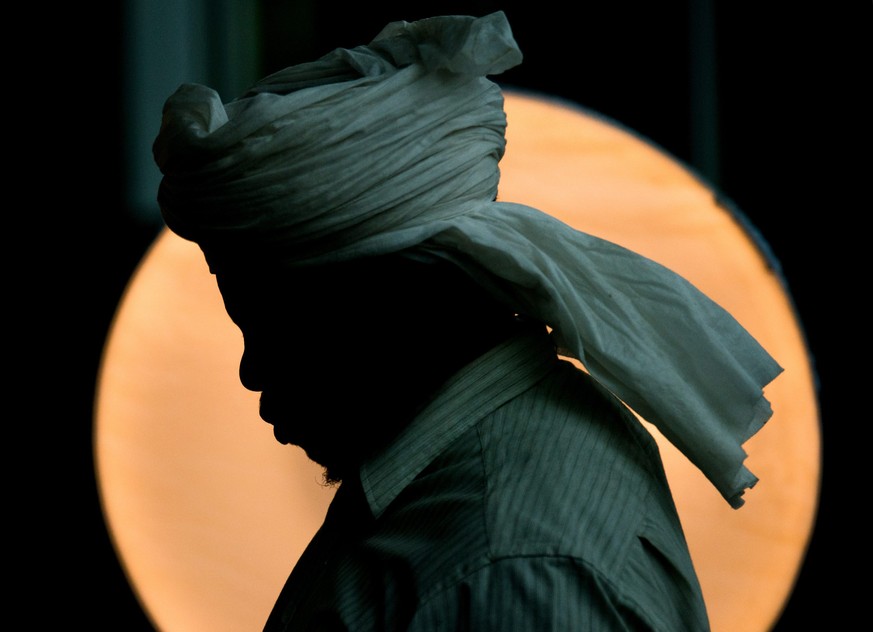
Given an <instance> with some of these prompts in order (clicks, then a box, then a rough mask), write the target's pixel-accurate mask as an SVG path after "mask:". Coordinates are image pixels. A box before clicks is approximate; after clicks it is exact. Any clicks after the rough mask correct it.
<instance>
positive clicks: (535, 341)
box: [361, 325, 557, 518]
mask: <svg viewBox="0 0 873 632" xmlns="http://www.w3.org/2000/svg"><path fill="white" fill-rule="evenodd" d="M555 362H557V355H556V353H555V347H554V344H553V343H552V340H551V338H550V337H549V335H548V333H547V332H546V330H545V328H544V327H542V326H539V325H538V326H537V327H536V328H532V330H531V331H527V330H526V331H525V332H524V333H522V334H519V335H517V336H513V337H512V338H510V339H509V340H507V341H505V342H503V343H501V344H499V345H497V346H496V347H494V348H493V349H491V350H489V351H487V352H486V353H485V354H483V355H482V356H480V357H479V358H477V359H476V360H474V361H473V362H471V363H470V364H468V365H467V366H466V367H464V368H463V369H461V370H460V371H459V372H458V373H456V374H455V375H454V376H453V377H451V378H450V379H449V380H448V381H447V382H446V383H445V384H444V385H443V387H442V388H441V389H440V390H439V391H438V392H437V394H436V395H435V396H434V398H433V399H432V400H431V402H430V403H429V404H428V405H427V406H426V407H425V408H424V410H422V411H421V412H420V413H419V414H418V415H417V416H416V417H415V419H413V420H412V422H411V423H410V424H409V425H408V426H407V427H406V428H405V429H404V430H403V431H402V432H401V433H400V435H399V436H398V437H397V439H396V440H395V441H393V442H392V443H391V444H390V445H389V446H388V447H387V448H386V449H385V450H382V451H381V452H380V453H378V454H377V455H376V456H375V457H373V458H372V459H370V460H368V461H366V462H365V463H364V464H363V466H362V467H361V484H362V486H363V488H364V493H365V495H366V498H367V502H368V504H369V506H370V509H371V511H372V512H373V515H374V517H376V518H378V517H379V516H380V515H381V514H382V512H384V511H385V509H386V508H387V507H388V505H389V504H391V502H392V501H393V500H394V499H395V498H396V497H397V495H398V494H399V493H400V492H401V491H403V489H404V488H405V487H406V486H407V485H408V484H409V483H410V482H412V480H413V479H414V478H415V477H416V476H417V475H418V474H419V473H420V472H421V471H422V470H423V469H425V468H426V467H427V466H428V465H429V464H430V463H431V462H432V461H433V460H434V459H435V458H436V457H437V456H438V455H439V454H440V453H441V452H442V451H443V450H444V449H445V448H446V447H448V445H449V444H451V443H452V442H453V441H454V440H455V439H457V438H458V437H460V436H461V435H462V434H463V433H464V432H466V431H467V430H469V429H470V428H471V427H472V426H473V425H474V424H475V423H477V422H478V421H479V420H480V419H482V418H483V417H485V416H486V415H488V414H489V413H491V412H493V411H494V410H496V409H497V408H499V407H500V406H502V405H503V404H505V403H506V402H508V401H509V400H510V399H512V398H513V397H515V396H516V395H518V394H520V393H522V392H523V391H525V390H527V389H528V388H530V387H531V386H533V385H534V384H535V383H536V382H538V381H539V380H540V379H542V377H544V376H545V375H546V373H547V372H548V371H549V369H550V368H551V367H552V366H554V364H555Z"/></svg>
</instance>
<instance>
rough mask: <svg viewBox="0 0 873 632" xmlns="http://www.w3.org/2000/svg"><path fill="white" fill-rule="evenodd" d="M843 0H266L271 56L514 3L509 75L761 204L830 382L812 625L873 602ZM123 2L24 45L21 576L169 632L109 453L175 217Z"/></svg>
mask: <svg viewBox="0 0 873 632" xmlns="http://www.w3.org/2000/svg"><path fill="white" fill-rule="evenodd" d="M109 4H112V5H115V3H109ZM836 4H837V3H833V5H829V6H834V5H836ZM839 4H841V5H842V7H841V8H842V9H843V12H839V11H836V10H833V9H827V10H826V9H823V8H822V4H821V3H815V4H812V3H803V6H800V5H801V3H792V4H783V3H779V6H778V7H777V6H774V3H763V2H704V1H701V2H695V1H694V0H687V1H685V2H669V3H643V2H640V3H607V2H597V3H590V2H578V3H556V2H504V3H498V2H466V3H461V2H458V3H451V2H418V3H412V2H410V3H409V6H415V7H416V8H414V9H402V10H395V9H393V8H391V6H390V5H388V4H384V3H383V4H380V3H378V2H377V3H361V4H360V5H357V6H354V7H353V8H342V9H340V7H338V6H337V5H336V4H335V3H330V4H328V3H317V2H310V3H300V2H287V1H286V2H281V1H278V0H276V1H264V2H261V11H262V23H261V26H260V28H261V29H262V33H263V40H262V42H261V49H260V52H259V55H260V57H259V60H260V61H259V65H260V70H261V74H266V73H267V72H271V71H273V70H277V69H279V68H281V67H283V66H286V65H291V64H293V63H298V62H300V61H305V60H308V59H312V58H314V57H316V56H320V55H321V54H323V53H326V52H328V51H329V50H331V49H332V48H335V47H338V46H343V47H348V46H354V45H357V44H361V43H365V42H366V41H368V40H369V39H370V38H371V37H372V36H374V35H375V34H376V33H377V32H378V31H379V30H380V29H381V27H382V26H384V24H385V23H387V22H388V21H392V20H397V19H406V20H414V19H418V18H421V17H428V16H429V15H435V14H449V13H465V14H473V15H483V14H485V13H489V12H491V11H493V10H496V9H504V10H505V11H506V13H507V15H508V17H509V19H510V23H511V24H512V26H513V30H514V33H515V36H516V39H517V41H518V43H519V45H520V47H521V49H522V51H523V52H524V54H525V61H524V63H523V64H522V66H520V67H519V68H517V69H513V70H511V71H509V72H507V73H505V75H503V76H501V77H499V78H497V79H498V81H499V82H500V83H503V84H506V85H508V86H512V87H520V88H526V89H532V90H536V91H541V92H543V93H546V94H550V95H555V96H558V97H562V98H566V99H568V100H570V101H573V102H576V103H579V104H580V105H582V106H584V107H586V108H590V109H593V110H595V111H598V112H600V113H602V114H605V115H606V116H608V117H610V118H612V119H614V120H616V121H617V122H619V123H621V124H623V125H625V126H627V127H629V128H631V129H633V130H635V131H637V132H639V133H640V134H641V135H642V136H644V137H647V138H648V139H650V140H651V141H652V142H653V143H655V144H657V145H659V146H660V147H662V148H663V149H665V150H666V151H667V152H668V153H670V154H672V155H673V156H675V157H676V158H677V159H679V160H680V161H682V162H684V163H686V164H688V165H689V166H691V167H692V168H694V169H695V170H697V171H699V172H700V173H701V174H702V175H703V176H704V177H705V178H706V179H707V180H708V181H709V182H711V183H712V184H713V187H714V188H715V189H717V190H718V191H720V192H721V193H722V194H723V195H725V196H726V197H727V198H729V199H730V200H732V201H733V202H734V203H735V204H736V206H737V207H738V208H739V209H740V210H741V211H742V212H743V213H744V214H745V215H746V216H747V217H748V218H749V219H750V221H751V222H752V224H753V225H754V226H755V227H756V228H757V230H758V231H759V232H760V234H761V236H762V237H763V239H764V240H765V241H766V243H767V244H769V249H770V251H771V254H772V257H773V259H774V262H775V263H776V264H777V265H778V266H780V267H781V271H782V274H783V276H784V279H785V281H786V284H787V287H788V289H789V291H790V293H791V296H792V297H793V299H794V302H795V305H796V308H797V313H798V317H799V319H800V322H801V324H802V326H803V327H804V329H805V332H806V334H807V338H808V345H809V349H810V356H811V357H812V359H813V361H814V363H815V368H816V373H817V375H818V378H819V384H820V390H819V402H820V408H821V427H822V437H823V455H822V456H823V484H822V495H821V498H820V513H819V517H818V521H817V524H816V528H815V532H814V535H813V539H812V542H811V545H810V548H809V551H808V554H807V557H806V560H805V563H804V565H803V568H802V571H801V573H800V576H799V578H798V581H797V585H796V589H795V592H794V594H793V597H792V598H791V600H790V601H789V603H788V604H787V607H786V609H785V612H784V614H783V617H782V619H781V620H780V622H779V623H778V625H777V626H776V628H775V630H776V631H777V632H786V631H791V630H796V629H801V628H802V629H806V628H807V625H808V624H809V623H810V621H816V620H818V619H819V618H820V616H821V615H822V614H825V615H826V616H827V617H828V620H829V623H830V625H829V626H828V629H834V630H839V629H842V628H843V626H842V623H841V622H844V621H845V622H848V621H851V620H852V619H853V618H854V616H855V615H854V614H853V612H854V611H855V610H858V609H859V607H862V606H863V603H860V604H859V603H858V602H856V601H854V600H853V597H854V592H853V590H854V589H853V583H852V581H850V579H848V578H847V577H846V575H845V573H842V572H841V571H840V569H841V568H842V566H841V565H842V564H843V563H844V562H846V561H848V563H850V564H852V563H854V564H857V561H858V557H859V555H860V552H861V551H862V550H866V547H864V548H862V547H860V546H859V545H857V544H856V542H858V541H859V540H856V539H855V538H856V537H857V535H856V534H858V535H860V534H859V533H858V532H857V531H856V527H855V523H856V520H855V518H854V509H855V507H857V506H858V505H859V504H861V503H862V502H863V500H864V495H866V494H865V492H866V489H865V488H864V487H862V485H861V483H863V482H866V480H867V478H866V477H867V475H866V474H865V473H863V470H862V469H861V464H863V463H864V462H865V460H864V458H863V457H862V456H861V455H860V451H859V450H858V448H857V447H856V446H858V442H859V440H858V433H859V432H864V425H865V422H867V417H868V414H867V413H866V412H864V408H863V406H861V407H856V405H855V401H856V400H857V399H858V397H857V395H858V393H863V392H864V391H863V390H859V388H858V387H857V386H856V385H855V378H854V377H853V376H854V375H855V374H856V371H855V370H854V369H852V368H851V367H854V366H855V364H854V363H856V362H858V361H863V360H864V358H863V356H861V354H860V353H859V352H860V351H862V350H864V351H866V348H867V343H866V339H865V337H864V336H863V334H864V333H866V332H865V331H864V330H862V329H860V326H861V325H862V324H867V322H866V320H867V319H865V320H864V321H862V320H861V317H862V314H864V311H862V309H861V302H860V301H859V298H860V297H861V296H862V295H863V294H864V293H865V291H866V289H867V288H868V285H869V284H868V282H867V280H866V278H865V277H866V274H864V276H862V273H866V268H867V266H866V264H862V263H861V262H862V258H863V257H864V255H865V254H866V252H865V250H866V246H865V245H864V244H862V242H861V238H862V236H863V235H865V233H866V225H865V223H864V221H865V216H866V215H869V213H870V211H871V205H870V202H869V197H866V196H864V195H862V193H866V191H864V190H863V189H862V187H864V186H865V185H867V184H868V183H869V182H870V158H869V147H870V124H869V113H870V111H871V110H870V97H869V96H868V94H867V89H868V88H869V85H870V78H871V73H870V70H871V59H873V56H871V26H873V21H871V4H870V3H869V2H846V3H839ZM123 7H124V4H123V3H120V6H111V7H110V8H108V9H106V8H101V9H99V10H97V9H90V8H85V9H82V8H77V9H66V10H63V11H61V12H60V13H59V12H58V11H57V10H56V9H52V11H51V14H50V15H46V12H43V11H38V12H37V15H33V16H28V18H27V24H28V25H35V26H36V28H35V29H33V31H34V32H33V33H32V34H31V36H30V37H29V38H28V39H27V40H26V41H27V42H28V44H27V46H25V47H22V50H21V52H20V58H16V57H14V56H13V57H11V58H10V61H9V64H10V65H11V66H12V67H13V68H14V70H13V71H12V72H10V73H9V82H10V84H9V85H8V86H7V103H8V105H7V116H6V119H7V133H8V134H7V135H8V136H9V138H13V137H14V138H15V139H16V141H17V142H16V143H15V144H13V145H10V147H11V148H13V149H14V151H12V152H11V153H12V158H13V162H14V163H15V166H14V167H13V168H11V169H8V173H9V175H8V176H7V188H8V191H9V192H10V194H9V196H8V200H9V202H8V203H9V204H10V205H11V208H10V210H9V211H8V212H7V216H8V217H11V218H15V219H12V220H11V221H10V223H8V224H7V226H8V228H7V233H6V235H7V239H6V241H7V249H6V252H7V253H9V254H13V255H14V256H13V257H11V258H10V261H9V264H8V266H7V278H8V279H9V282H8V283H7V285H8V286H10V287H12V289H13V291H14V292H15V293H16V301H15V302H14V303H13V304H12V307H14V309H8V310H7V312H8V313H7V316H12V317H13V320H12V321H9V322H11V323H12V324H10V325H8V326H7V331H9V332H10V334H9V338H10V342H11V343H12V344H11V346H12V347H13V348H16V349H18V348H21V349H22V350H23V353H22V354H21V356H20V357H13V360H12V361H11V362H12V364H13V365H14V366H13V367H12V368H13V369H15V371H14V374H15V375H16V377H20V379H18V380H17V381H15V382H13V386H15V387H16V388H18V387H19V386H20V387H21V390H20V391H16V392H13V393H12V400H13V401H16V402H19V403H20V406H12V407H11V408H10V410H21V411H23V412H17V413H15V414H12V413H10V419H11V420H17V419H18V418H19V417H24V418H25V419H26V423H22V424H21V428H22V430H19V431H16V433H17V432H23V434H24V436H22V437H20V438H19V437H18V436H17V434H13V433H10V435H9V436H10V442H9V443H8V445H9V447H10V461H9V462H10V463H13V464H16V465H15V469H14V471H15V472H19V474H18V475H15V476H13V477H11V479H10V484H9V488H10V489H13V490H15V492H16V494H15V496H16V506H17V507H20V511H19V512H17V513H16V514H15V516H16V519H15V520H14V521H13V524H14V525H15V526H16V527H17V529H16V530H15V535H14V536H13V539H12V540H11V542H12V544H13V549H14V550H13V555H12V557H13V559H16V560H19V561H20V562H21V563H20V565H19V564H16V565H14V566H13V571H14V572H13V574H14V580H15V585H16V587H17V588H16V594H19V593H20V594H21V595H22V600H21V605H22V606H23V608H22V610H23V613H24V616H26V617H28V620H29V621H35V622H36V623H35V624H34V625H29V624H28V625H24V627H25V628H27V629H42V628H43V627H46V628H54V627H65V625H61V624H62V623H64V624H66V623H72V624H77V625H81V626H82V627H84V628H85V629H89V630H134V631H136V630H150V629H151V626H150V625H149V623H148V621H147V618H146V617H145V616H144V614H143V613H142V610H141V609H140V607H139V605H138V604H137V602H136V599H135V597H134V595H133V593H132V592H131V590H130V588H129V587H128V585H127V583H126V580H125V577H124V574H123V571H122V569H121V567H120V566H119V564H118V562H117V560H116V558H115V555H114V551H113V549H112V546H111V544H110V541H109V538H108V535H107V532H106V528H105V526H104V524H103V521H102V515H101V512H100V507H99V500H98V496H97V488H96V483H95V480H94V472H93V462H92V455H91V429H92V427H91V424H92V413H93V397H94V388H95V385H96V382H95V380H96V375H97V370H98V367H99V360H100V353H101V349H102V344H103V341H104V339H105V336H106V334H107V332H108V328H109V326H110V324H111V319H112V316H113V313H114V309H115V307H116V305H117V303H118V300H119V298H120V297H121V293H122V292H123V290H124V287H125V284H126V283H127V280H128V279H129V277H130V274H131V272H132V271H133V269H134V266H135V265H136V264H137V262H138V261H139V259H140V257H141V256H142V254H143V253H144V251H145V249H146V248H147V247H148V245H149V244H150V242H151V240H152V239H153V238H154V237H155V236H156V234H157V232H158V230H159V229H160V223H159V221H158V220H156V219H155V218H156V217H158V216H157V215H152V216H145V217H144V216H143V215H142V213H134V212H132V211H131V209H130V208H128V206H129V202H128V200H127V197H126V194H125V191H126V188H125V187H126V182H127V179H128V178H129V177H130V176H129V174H128V173H127V172H126V171H125V166H124V165H125V162H124V153H125V142H126V139H127V138H128V132H129V128H128V127H125V126H126V125H129V123H127V122H126V121H125V115H124V114H125V110H124V108H125V107H126V106H125V99H124V95H123V85H124V81H123V80H124V76H123V74H124V72H125V64H124V63H123V51H124V49H125V42H124V36H123V32H124V31H123V29H122V24H123V23H124V20H125V19H126V18H127V17H129V16H127V15H126V14H125V10H124V8H123ZM571 8H572V10H571ZM302 9H305V10H302ZM13 23H14V24H18V22H14V21H13ZM285 25H290V26H287V32H288V33H292V34H293V36H288V35H286V34H285ZM165 96H168V95H165ZM27 121H32V124H31V125H29V126H28V125H27V124H26V122H27ZM143 125H145V126H147V127H148V128H155V127H156V125H157V122H156V121H154V120H150V121H143ZM22 134H23V136H22ZM19 139H21V140H19ZM21 219H23V220H24V222H23V224H24V226H23V228H22V227H19V222H20V220H21ZM862 265H863V266H864V267H863V268H862ZM22 272H23V273H22ZM22 280H23V282H22ZM19 306H20V307H21V309H19ZM34 325H36V327H35V328H36V330H37V332H38V333H37V334H31V333H30V332H31V331H32V329H31V328H33V327H34ZM19 332H25V333H24V335H19ZM31 389H32V390H31ZM861 401H862V402H863V400H861ZM859 421H860V423H858V422H859ZM12 426H13V424H11V423H10V428H9V429H10V430H11V429H12ZM20 481H23V483H24V484H23V485H21V484H19V482H20ZM19 490H23V493H21V497H20V498H18V493H20V491H19ZM19 518H20V519H19ZM19 529H20V533H19ZM737 554H738V555H739V554H742V552H737ZM19 566H20V568H19ZM862 581H866V580H862ZM826 595H830V596H829V597H825V596H826ZM834 595H836V596H834ZM15 605H18V604H15Z"/></svg>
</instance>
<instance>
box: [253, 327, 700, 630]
mask: <svg viewBox="0 0 873 632" xmlns="http://www.w3.org/2000/svg"><path fill="white" fill-rule="evenodd" d="M708 629H709V624H708V620H707V614H706V608H705V604H704V601H703V597H702V594H701V590H700V586H699V583H698V580H697V577H696V574H695V571H694V568H693V564H692V561H691V558H690V555H689V552H688V547H687V544H686V541H685V537H684V534H683V531H682V527H681V523H680V520H679V517H678V514H677V513H676V509H675V505H674V503H673V498H672V495H671V493H670V489H669V485H668V483H667V479H666V476H665V473H664V470H663V465H662V463H661V459H660V456H659V453H658V449H657V445H656V444H655V442H654V440H653V438H652V437H651V435H650V434H649V433H648V432H647V431H646V430H645V428H644V427H643V426H642V425H641V424H640V423H639V421H638V420H637V419H636V418H635V417H634V415H633V413H631V412H630V411H629V410H628V409H627V408H626V407H625V406H624V405H623V404H622V403H621V402H620V401H619V400H617V399H616V398H615V397H614V396H612V395H611V394H610V393H608V392H607V391H606V390H605V389H603V388H602V387H601V386H600V385H599V384H597V383H596V382H595V381H593V380H592V379H591V378H590V377H589V376H588V374H587V373H585V372H584V371H582V370H580V369H578V368H577V367H575V366H574V365H573V364H571V363H570V362H568V361H566V360H563V359H561V358H560V357H559V356H557V355H556V353H555V348H554V345H553V344H552V341H551V339H550V338H549V336H548V334H547V332H546V331H545V329H544V328H543V329H541V330H537V331H533V332H528V333H525V334H524V335H520V336H517V337H514V338H512V339H510V340H508V341H506V342H504V343H502V344H500V345H498V346H497V347H495V348H493V349H492V350H490V351H489V352H487V353H485V354H484V355H483V356H481V357H480V358H478V359H477V360H475V361H474V362H472V363H470V364H469V365H467V366H466V367H464V368H463V369H462V370H461V371H460V372H459V373H457V374H456V375H455V376H453V377H452V378H451V379H450V380H449V381H448V382H447V383H446V384H445V385H444V387H443V388H442V389H441V390H440V392H438V394H437V395H436V396H435V397H434V398H433V399H432V401H431V402H430V404H429V405H428V406H427V407H426V408H425V409H424V410H422V412H421V413H420V414H419V415H417V417H416V418H415V419H414V420H413V421H412V422H411V424H410V425H409V426H407V427H406V428H405V430H404V431H403V432H402V433H401V434H400V435H399V436H398V437H397V438H396V440H395V441H393V442H392V443H391V445H389V446H388V447H387V448H386V449H385V450H383V451H382V452H381V453H379V454H378V455H376V456H375V457H374V458H373V459H371V460H370V461H368V462H366V463H365V464H364V465H363V466H362V468H361V470H360V476H359V477H357V478H354V477H351V478H348V479H346V480H344V481H343V483H342V484H341V486H340V488H339V490H338V491H337V493H336V496H335V497H334V500H333V501H332V503H331V506H330V508H329V510H328V512H327V515H326V517H325V521H324V523H323V525H322V527H321V528H320V529H319V531H318V532H317V533H316V535H315V537H314V538H313V540H312V542H311V543H310V544H309V546H308V547H307V549H306V550H305V551H304V553H303V555H302V556H301V558H300V560H299V561H298V564H297V565H296V567H295V568H294V570H293V571H292V573H291V575H290V577H289V579H288V581H287V582H286V585H285V587H284V589H283V590H282V592H281V594H280V595H279V598H278V600H277V602H276V605H275V606H274V609H273V612H272V613H271V615H270V617H269V619H268V621H267V624H266V627H265V630H266V631H269V632H273V631H277V630H283V631H314V630H317V631H325V630H330V631H333V630H349V631H352V630H354V631H364V630H368V631H370V630H371V631H376V630H378V631H385V630H393V631H399V630H405V631H409V632H431V631H434V632H435V631H446V630H455V631H460V630H485V631H488V630H500V631H506V630H510V631H511V630H534V631H537V632H543V631H550V630H554V631H557V630H561V631H564V632H566V631H568V630H581V631H597V630H609V631H611V630H659V631H663V632H680V631H685V630H688V631H701V630H708Z"/></svg>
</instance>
